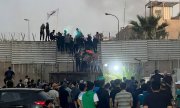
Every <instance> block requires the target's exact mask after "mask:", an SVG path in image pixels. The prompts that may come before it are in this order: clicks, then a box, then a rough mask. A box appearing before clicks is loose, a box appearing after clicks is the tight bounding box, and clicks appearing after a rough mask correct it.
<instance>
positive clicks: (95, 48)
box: [93, 38, 98, 51]
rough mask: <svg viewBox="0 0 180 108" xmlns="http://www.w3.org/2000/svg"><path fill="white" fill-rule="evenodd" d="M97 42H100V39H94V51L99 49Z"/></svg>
mask: <svg viewBox="0 0 180 108" xmlns="http://www.w3.org/2000/svg"><path fill="white" fill-rule="evenodd" d="M97 44H98V39H97V38H94V39H93V48H94V51H97Z"/></svg>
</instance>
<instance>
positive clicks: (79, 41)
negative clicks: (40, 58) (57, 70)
mask: <svg viewBox="0 0 180 108" xmlns="http://www.w3.org/2000/svg"><path fill="white" fill-rule="evenodd" d="M45 31H46V35H45ZM102 40H103V35H102V34H100V33H99V32H96V34H95V36H93V37H92V36H91V35H90V34H88V35H87V38H85V36H84V35H83V33H82V32H81V30H79V29H78V28H76V34H75V36H74V38H73V36H72V35H71V34H69V33H67V30H64V33H60V32H58V33H55V30H53V31H52V32H50V30H49V23H46V26H45V24H42V25H41V27H40V41H56V42H57V49H58V51H60V52H61V53H69V54H70V55H72V56H74V60H75V63H76V71H77V72H87V71H91V72H101V69H100V66H99V64H98V51H97V45H98V43H100V42H101V41H102Z"/></svg>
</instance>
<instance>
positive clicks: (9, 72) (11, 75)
mask: <svg viewBox="0 0 180 108" xmlns="http://www.w3.org/2000/svg"><path fill="white" fill-rule="evenodd" d="M4 76H5V78H4V84H5V85H6V82H7V81H12V82H13V78H14V76H15V73H14V72H13V71H12V70H11V67H8V70H7V71H6V72H5V74H4Z"/></svg>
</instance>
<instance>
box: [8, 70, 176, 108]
mask: <svg viewBox="0 0 180 108" xmlns="http://www.w3.org/2000/svg"><path fill="white" fill-rule="evenodd" d="M5 75H6V74H5ZM12 75H14V74H12ZM6 85H7V87H14V86H13V84H10V85H9V84H6ZM171 85H172V77H171V75H169V74H165V75H161V74H159V71H158V70H155V74H154V75H153V76H152V77H151V78H150V80H149V81H147V82H146V81H145V80H144V79H141V80H140V81H139V82H138V81H137V80H135V78H134V77H131V79H127V78H126V77H123V79H116V80H112V81H111V82H105V78H104V77H103V75H101V76H99V77H98V78H97V79H96V80H95V81H94V82H91V81H83V80H80V81H68V80H66V79H64V80H63V81H62V82H56V83H55V82H53V83H41V81H40V80H38V81H37V82H36V83H35V82H34V80H30V78H29V77H28V76H26V77H25V79H24V82H23V81H22V80H20V82H19V83H18V84H17V86H16V87H21V88H23V87H27V88H42V89H44V91H45V92H46V93H47V95H49V96H50V97H51V98H53V99H54V102H53V103H54V104H55V108H60V107H61V108H173V107H172V106H173V100H174V98H173V96H172V91H171ZM177 108H179V107H177Z"/></svg>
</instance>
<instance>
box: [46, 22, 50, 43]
mask: <svg viewBox="0 0 180 108" xmlns="http://www.w3.org/2000/svg"><path fill="white" fill-rule="evenodd" d="M49 31H50V30H49V24H46V41H49Z"/></svg>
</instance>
